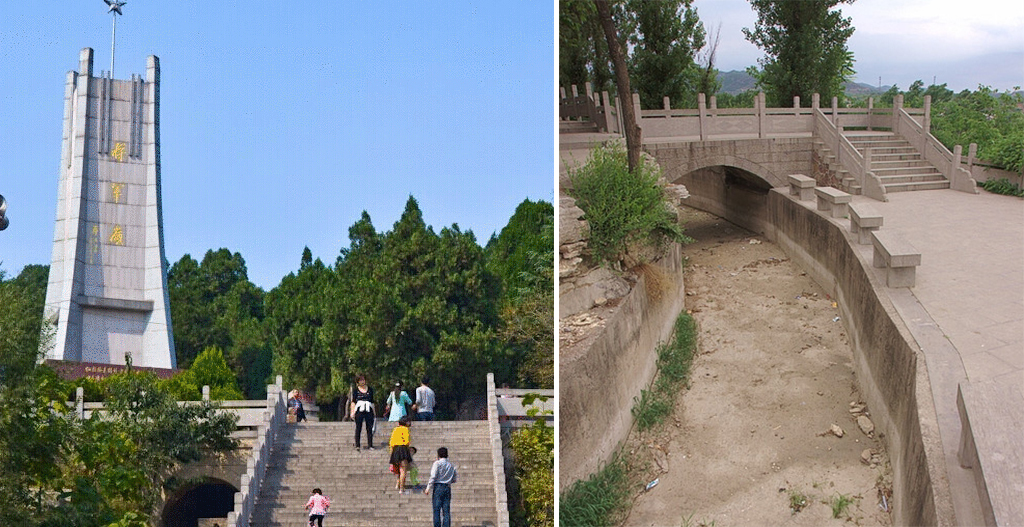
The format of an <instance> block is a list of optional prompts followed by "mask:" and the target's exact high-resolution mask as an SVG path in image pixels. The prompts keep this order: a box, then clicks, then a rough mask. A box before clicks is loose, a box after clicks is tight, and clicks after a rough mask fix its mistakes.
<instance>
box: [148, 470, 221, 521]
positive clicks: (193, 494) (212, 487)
mask: <svg viewBox="0 0 1024 527" xmlns="http://www.w3.org/2000/svg"><path fill="white" fill-rule="evenodd" d="M236 492H238V489H236V488H235V487H234V486H232V485H230V484H228V483H226V482H224V481H221V480H219V479H214V478H206V479H204V480H201V481H199V482H197V483H195V484H191V485H185V486H183V487H181V488H179V489H177V491H175V492H174V493H173V494H172V495H171V497H170V498H169V499H168V500H167V504H166V505H165V506H164V509H163V512H162V513H161V515H160V519H161V525H162V526H163V527H199V519H200V518H224V517H226V516H227V515H228V513H229V512H231V510H232V509H233V507H234V502H235V493H236Z"/></svg>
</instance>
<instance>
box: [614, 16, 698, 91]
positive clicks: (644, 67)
mask: <svg viewBox="0 0 1024 527" xmlns="http://www.w3.org/2000/svg"><path fill="white" fill-rule="evenodd" d="M626 12H627V16H629V17H631V18H632V21H633V23H632V24H631V26H633V27H635V28H636V31H635V32H634V33H632V34H631V35H629V42H630V44H631V45H632V46H633V52H632V55H631V56H630V61H629V75H630V82H631V83H632V84H633V87H634V88H635V89H636V91H637V92H638V93H639V94H640V105H641V106H642V107H643V108H645V109H655V108H661V107H662V98H663V97H666V96H667V97H669V98H670V99H671V100H672V101H674V105H675V106H676V107H679V105H688V106H691V107H692V106H695V105H696V100H697V97H696V94H697V92H698V91H700V82H701V80H702V78H703V75H702V69H701V67H700V66H699V65H698V64H697V62H696V61H695V55H696V53H697V51H698V50H700V49H701V48H703V47H704V46H705V36H706V33H705V30H704V24H702V23H701V22H700V19H699V18H698V17H697V10H696V9H695V8H693V7H692V0H672V1H667V0H666V1H660V2H650V1H647V0H628V2H627V4H626Z"/></svg>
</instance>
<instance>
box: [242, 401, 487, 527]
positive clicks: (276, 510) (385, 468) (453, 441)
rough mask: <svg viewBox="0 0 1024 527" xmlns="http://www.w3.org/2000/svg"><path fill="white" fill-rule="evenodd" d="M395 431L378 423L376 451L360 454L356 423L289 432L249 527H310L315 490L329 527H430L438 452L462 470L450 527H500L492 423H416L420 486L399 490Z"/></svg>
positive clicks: (288, 428)
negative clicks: (392, 456) (391, 442)
mask: <svg viewBox="0 0 1024 527" xmlns="http://www.w3.org/2000/svg"><path fill="white" fill-rule="evenodd" d="M394 426H395V423H389V422H386V421H377V431H376V433H375V434H374V437H373V440H374V446H375V447H377V448H376V450H367V449H366V432H365V431H364V432H363V436H362V442H363V449H362V450H358V451H357V450H356V449H355V443H354V436H355V423H352V422H342V423H337V422H334V423H303V424H299V425H295V424H289V425H285V426H284V427H283V428H282V430H281V432H280V433H279V434H278V437H277V439H276V440H275V442H274V446H273V450H272V452H271V455H270V458H269V460H268V466H267V475H266V478H265V479H264V483H263V485H262V488H261V490H260V493H259V496H258V497H257V500H256V506H255V509H254V512H253V516H252V521H251V522H250V525H251V526H252V527H305V526H306V525H307V518H308V515H307V513H306V510H305V508H304V506H305V504H306V500H308V499H309V495H310V491H312V489H313V488H314V487H319V488H321V489H322V490H323V493H324V495H326V496H327V497H329V498H330V499H331V508H330V510H329V511H328V513H327V517H326V518H325V519H324V527H328V526H329V527H370V526H375V527H376V526H381V527H384V526H411V525H431V521H432V517H433V509H432V507H431V504H430V500H431V497H430V496H426V495H424V494H423V489H424V487H425V486H426V483H427V480H428V479H429V478H430V466H431V465H432V464H433V463H434V460H435V459H437V448H438V447H441V446H444V447H448V451H449V460H451V462H452V463H453V464H455V467H456V469H457V470H458V482H457V483H456V484H455V485H453V486H452V506H451V513H452V526H453V527H457V526H461V527H471V526H473V527H476V526H491V525H494V524H495V523H496V521H495V520H496V517H497V512H496V510H495V490H494V472H493V469H492V464H493V463H492V459H491V450H490V441H489V433H488V423H487V421H435V422H421V421H415V422H413V423H412V427H411V429H410V436H411V438H412V446H414V447H416V449H417V450H418V452H417V454H416V455H415V459H416V465H417V466H418V468H419V483H420V484H419V486H417V487H413V486H412V485H411V484H410V483H409V482H408V481H407V482H406V488H409V489H411V490H412V493H410V494H399V493H398V491H397V490H395V480H396V476H395V475H393V474H391V472H390V470H389V468H390V466H389V465H388V459H389V454H388V448H387V443H388V439H390V437H391V431H392V430H393V429H394Z"/></svg>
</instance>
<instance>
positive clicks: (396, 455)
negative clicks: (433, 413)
mask: <svg viewBox="0 0 1024 527" xmlns="http://www.w3.org/2000/svg"><path fill="white" fill-rule="evenodd" d="M410 424H411V421H410V419H409V416H403V417H402V418H401V419H399V420H398V425H397V426H395V430H394V431H393V432H391V441H390V443H389V444H390V445H391V466H392V468H391V471H392V472H396V473H397V474H398V482H397V483H395V488H396V489H398V492H400V493H402V494H405V476H406V472H408V469H409V463H412V450H411V448H410V447H409V425H410Z"/></svg>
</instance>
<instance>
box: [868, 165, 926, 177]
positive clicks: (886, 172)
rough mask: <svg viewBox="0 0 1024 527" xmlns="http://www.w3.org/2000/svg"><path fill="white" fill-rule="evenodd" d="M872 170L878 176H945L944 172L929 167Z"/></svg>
mask: <svg viewBox="0 0 1024 527" xmlns="http://www.w3.org/2000/svg"><path fill="white" fill-rule="evenodd" d="M871 171H872V172H874V173H875V175H876V176H878V177H904V176H906V177H913V176H930V177H943V176H942V173H941V172H939V171H938V170H936V169H934V168H928V167H924V168H922V167H906V168H881V169H875V168H874V167H872V170H871Z"/></svg>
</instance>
